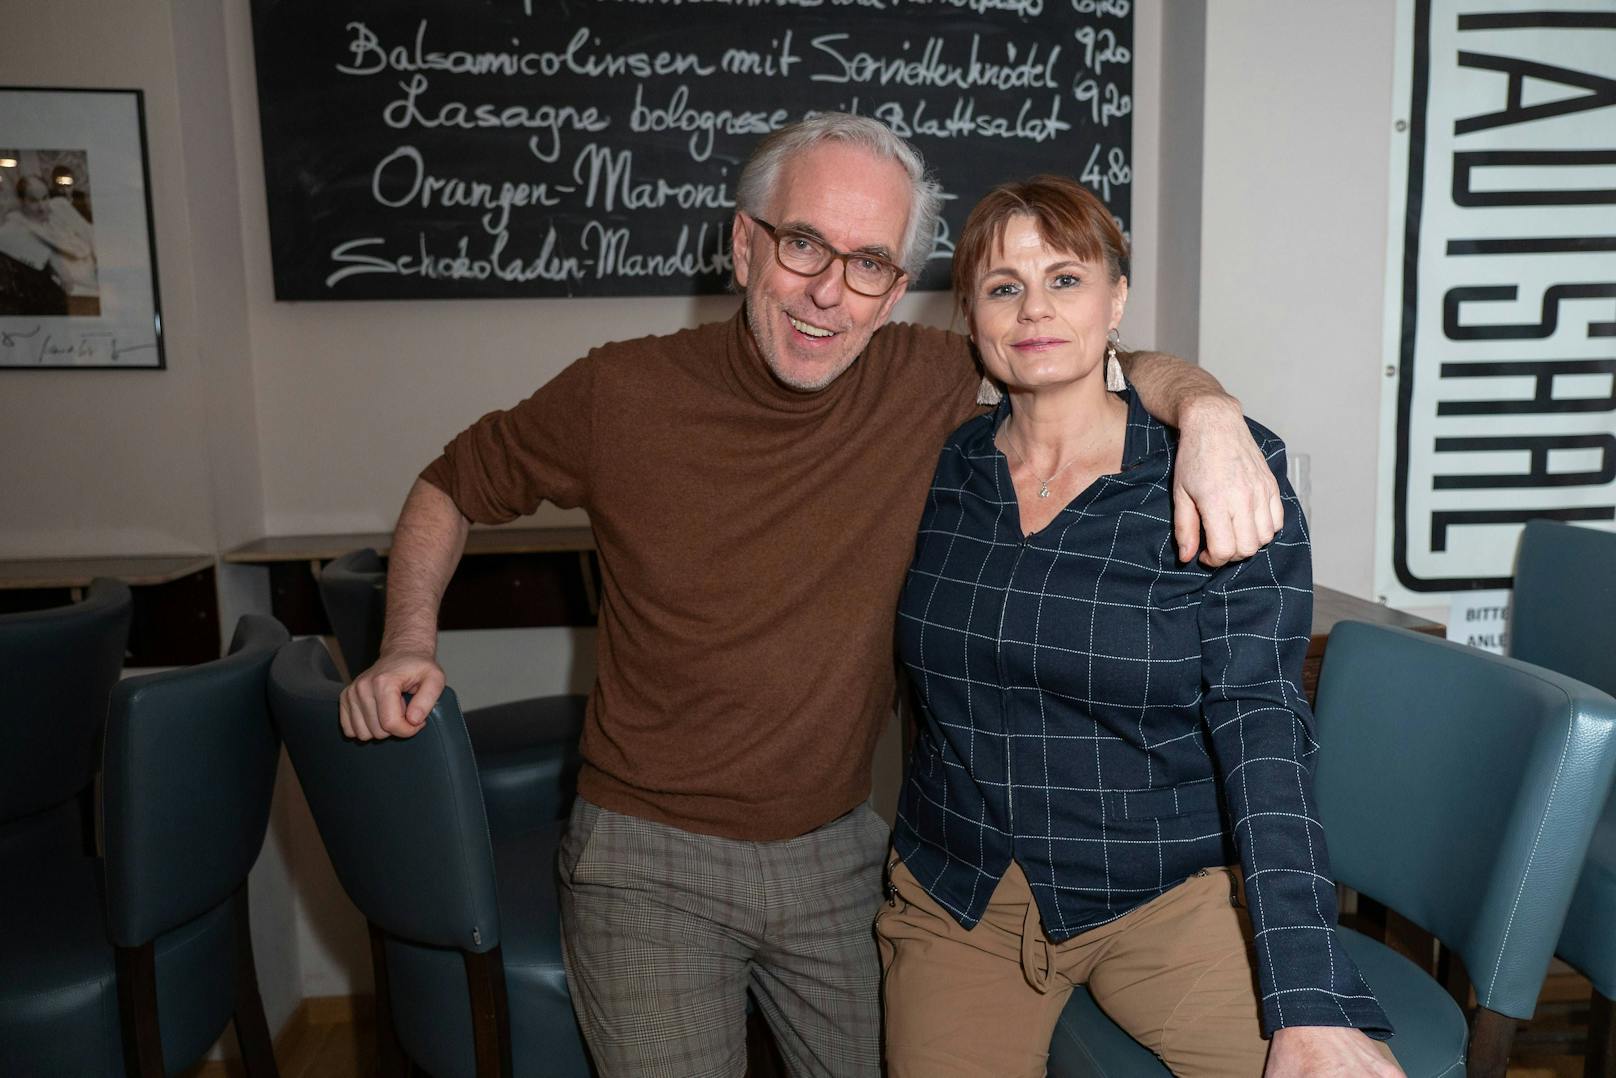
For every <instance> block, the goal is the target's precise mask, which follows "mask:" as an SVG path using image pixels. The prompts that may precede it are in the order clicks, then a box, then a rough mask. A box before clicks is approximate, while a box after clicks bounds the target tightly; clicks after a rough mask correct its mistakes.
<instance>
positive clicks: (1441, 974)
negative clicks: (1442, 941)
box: [1436, 946, 1471, 1012]
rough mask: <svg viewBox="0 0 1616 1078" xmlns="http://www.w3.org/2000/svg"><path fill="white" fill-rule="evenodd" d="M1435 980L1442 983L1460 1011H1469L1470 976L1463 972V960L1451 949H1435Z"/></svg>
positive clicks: (1439, 947)
mask: <svg viewBox="0 0 1616 1078" xmlns="http://www.w3.org/2000/svg"><path fill="white" fill-rule="evenodd" d="M1436 979H1437V980H1439V981H1441V982H1442V986H1443V987H1444V988H1446V989H1447V990H1448V995H1450V996H1452V997H1453V1002H1455V1003H1457V1004H1458V1005H1459V1009H1460V1010H1461V1011H1466V1012H1468V1011H1469V1010H1470V1006H1471V999H1470V975H1469V974H1468V973H1467V972H1466V971H1465V967H1464V959H1462V958H1460V957H1459V954H1458V952H1457V951H1455V950H1453V949H1452V948H1451V947H1442V946H1438V948H1437V961H1436Z"/></svg>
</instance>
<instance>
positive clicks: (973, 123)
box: [252, 0, 1133, 300]
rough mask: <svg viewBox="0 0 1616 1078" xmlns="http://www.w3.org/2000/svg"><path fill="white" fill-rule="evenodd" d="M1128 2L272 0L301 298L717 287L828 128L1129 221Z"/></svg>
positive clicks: (292, 285)
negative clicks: (740, 213) (763, 141)
mask: <svg viewBox="0 0 1616 1078" xmlns="http://www.w3.org/2000/svg"><path fill="white" fill-rule="evenodd" d="M1131 8H1132V4H1131V2H1130V0H413V2H405V0H387V2H381V0H369V2H367V0H349V2H347V3H343V2H342V0H337V2H332V0H253V4H252V11H253V40H254V48H255V52H256V55H257V67H258V96H259V109H260V113H261V117H262V123H263V144H264V171H265V180H266V187H267V189H268V197H269V219H270V240H271V246H272V249H273V255H274V262H275V295H276V297H277V298H278V299H287V300H310V299H421V298H469V297H488V296H624V295H682V294H692V293H709V292H719V291H722V290H723V289H724V288H725V287H726V286H727V283H728V279H729V271H730V257H729V227H730V219H731V217H732V215H733V213H734V194H735V184H736V180H737V177H738V175H739V172H740V167H741V165H742V164H743V163H744V161H745V159H746V155H747V154H748V153H749V152H750V150H751V149H752V147H753V145H754V144H755V143H756V142H757V140H758V138H759V137H760V136H762V135H764V134H766V133H767V132H769V131H772V130H774V129H776V128H778V127H781V126H783V125H785V124H787V123H790V122H791V121H793V120H796V119H798V118H800V117H802V116H803V115H805V114H807V113H809V112H813V111H824V110H833V109H835V110H843V111H849V112H856V113H859V114H860V115H868V116H874V117H876V118H878V119H880V120H883V121H885V122H886V123H887V124H888V125H889V126H890V127H892V128H893V129H894V130H896V131H897V132H898V133H899V134H901V135H903V136H905V137H907V138H909V139H911V140H912V141H913V142H914V144H915V145H916V146H917V147H918V148H919V149H920V151H921V152H922V153H923V154H924V155H925V157H926V160H927V163H928V164H929V165H930V167H931V168H932V169H933V170H934V171H935V172H936V173H937V175H938V178H939V179H940V180H941V181H942V184H943V187H944V189H945V191H946V192H947V194H948V196H949V200H948V202H947V204H946V208H945V211H944V219H943V221H942V223H941V225H940V226H939V229H938V234H937V237H936V244H935V248H934V251H933V254H932V258H931V260H930V262H929V263H928V266H927V269H926V272H925V274H924V275H923V276H922V278H921V280H920V281H919V282H917V287H920V288H944V287H946V286H947V274H948V259H949V257H950V253H951V252H952V250H953V243H952V239H951V237H953V236H955V235H957V234H958V232H959V229H960V228H961V226H962V225H963V224H964V221H965V215H966V214H967V213H968V212H969V210H970V207H971V206H972V205H973V204H974V203H975V202H976V200H977V198H978V197H980V196H981V194H982V193H983V192H984V191H986V190H987V189H988V188H989V187H991V186H993V185H994V184H996V183H999V182H1001V181H1003V180H1006V179H1011V178H1016V177H1022V176H1027V175H1031V174H1033V173H1036V172H1043V171H1058V172H1064V173H1067V174H1070V175H1074V176H1077V177H1079V178H1080V179H1082V180H1083V181H1084V182H1085V183H1087V184H1088V185H1089V186H1090V187H1091V188H1093V189H1094V190H1095V191H1096V192H1097V193H1098V194H1099V195H1100V196H1101V197H1102V198H1104V199H1105V201H1106V203H1107V205H1109V206H1110V207H1111V210H1112V212H1113V213H1115V214H1116V216H1117V217H1118V219H1119V220H1121V222H1122V224H1123V228H1124V230H1126V229H1127V228H1128V226H1129V211H1130V205H1129V192H1130V188H1131V180H1132V166H1131V160H1130V159H1131V154H1132V116H1131V113H1132V109H1133V64H1132V55H1133V16H1132V10H1131Z"/></svg>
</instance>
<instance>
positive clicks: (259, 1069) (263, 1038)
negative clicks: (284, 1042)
mask: <svg viewBox="0 0 1616 1078" xmlns="http://www.w3.org/2000/svg"><path fill="white" fill-rule="evenodd" d="M235 905H236V1011H235V1015H234V1016H233V1017H234V1020H235V1023H236V1042H237V1043H238V1044H239V1045H240V1047H241V1065H242V1068H243V1069H244V1070H246V1072H247V1078H280V1070H279V1068H278V1067H276V1065H275V1044H274V1042H273V1041H272V1040H271V1039H270V1036H269V1021H268V1019H266V1018H265V1017H264V997H263V996H262V995H261V994H260V993H259V991H258V963H257V962H256V961H255V960H254V959H253V945H252V915H251V914H250V913H249V912H248V908H247V884H246V881H242V884H241V889H240V890H238V891H237V892H236V898H235Z"/></svg>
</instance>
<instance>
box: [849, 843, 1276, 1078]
mask: <svg viewBox="0 0 1616 1078" xmlns="http://www.w3.org/2000/svg"><path fill="white" fill-rule="evenodd" d="M892 887H893V890H892V892H891V895H892V897H889V899H888V901H887V902H886V904H885V905H884V906H883V907H882V909H881V912H880V914H879V915H878V916H877V917H876V922H875V932H876V937H877V939H878V941H879V944H880V948H881V967H882V971H883V982H882V994H883V998H884V1000H885V1003H886V1023H887V1024H886V1055H887V1064H888V1073H889V1075H890V1076H891V1078H906V1076H910V1075H917V1076H918V1075H924V1076H926V1078H936V1076H942V1075H984V1076H988V1075H991V1076H993V1078H1008V1076H1011V1075H1027V1076H1030V1078H1036V1076H1041V1075H1043V1073H1044V1066H1045V1063H1046V1061H1047V1059H1048V1057H1049V1042H1050V1038H1051V1036H1052V1035H1053V1034H1054V1031H1055V1021H1056V1019H1058V1018H1059V1017H1060V1013H1061V1009H1062V1008H1063V1007H1065V1005H1066V1000H1067V997H1068V996H1070V995H1071V991H1072V987H1073V986H1074V985H1079V984H1086V985H1087V986H1088V988H1089V991H1090V992H1091V993H1092V994H1093V996H1094V999H1095V1002H1097V1003H1098V1004H1099V1005H1100V1008H1101V1009H1102V1010H1104V1011H1105V1013H1106V1014H1108V1015H1110V1016H1111V1019H1112V1020H1113V1021H1115V1022H1116V1023H1117V1024H1118V1025H1120V1026H1121V1027H1122V1028H1123V1029H1125V1030H1127V1031H1128V1032H1129V1033H1130V1034H1132V1035H1133V1037H1134V1039H1135V1040H1137V1041H1139V1042H1140V1043H1141V1044H1143V1045H1144V1046H1145V1047H1146V1048H1149V1049H1150V1050H1151V1051H1153V1052H1155V1053H1156V1054H1157V1055H1158V1056H1159V1057H1161V1059H1162V1061H1163V1062H1164V1063H1166V1064H1167V1066H1168V1067H1169V1068H1170V1069H1171V1070H1172V1071H1173V1073H1174V1074H1177V1075H1197V1076H1199V1075H1208V1076H1210V1075H1218V1076H1240V1078H1255V1076H1257V1075H1260V1074H1261V1073H1262V1069H1263V1063H1264V1060H1265V1059H1266V1057H1267V1055H1268V1042H1267V1041H1266V1040H1264V1039H1263V1037H1262V1032H1261V1029H1260V1026H1259V1023H1258V1006H1257V985H1256V974H1255V972H1254V970H1255V963H1254V956H1253V954H1252V942H1251V920H1250V918H1249V916H1248V915H1247V913H1246V910H1245V908H1244V895H1243V888H1242V887H1241V884H1240V873H1239V870H1238V869H1234V868H1214V869H1206V870H1203V871H1202V872H1201V873H1199V874H1197V875H1195V876H1192V877H1190V878H1189V879H1188V880H1186V881H1184V882H1183V883H1181V884H1179V885H1178V886H1177V887H1174V888H1173V889H1172V890H1170V891H1168V892H1167V893H1165V894H1163V895H1160V896H1158V897H1157V898H1155V899H1154V900H1152V901H1150V902H1148V903H1146V904H1145V905H1143V906H1140V907H1139V908H1138V909H1135V910H1131V911H1129V912H1128V913H1126V914H1124V915H1123V916H1122V917H1119V918H1117V919H1116V920H1115V921H1112V922H1110V923H1109V924H1104V925H1101V926H1099V927H1098V928H1094V929H1091V930H1089V931H1087V932H1084V933H1082V934H1080V935H1078V936H1075V937H1073V938H1072V939H1069V940H1067V941H1066V942H1064V943H1052V942H1050V940H1049V938H1048V936H1046V935H1045V934H1044V930H1043V924H1042V922H1041V920H1040V919H1039V916H1038V907H1037V906H1036V905H1035V904H1034V903H1033V900H1032V893H1031V891H1030V890H1029V889H1028V886H1027V879H1026V877H1025V876H1024V875H1022V872H1021V868H1020V866H1018V865H1016V864H1014V863H1012V864H1011V865H1010V869H1009V871H1008V872H1007V873H1006V874H1005V876H1004V878H1003V879H1002V880H1000V881H999V885H998V888H997V889H996V890H995V891H994V892H993V898H992V900H991V901H990V902H989V903H988V908H987V912H986V913H985V914H984V915H983V918H982V921H981V922H980V923H979V924H978V925H977V926H976V927H975V928H973V929H971V930H970V931H966V930H965V929H963V928H961V927H960V925H959V922H957V921H955V920H954V918H953V917H952V916H950V915H949V913H948V912H947V911H946V910H944V909H943V908H942V907H941V906H939V905H938V904H937V903H936V902H934V901H933V900H932V898H931V896H929V895H928V894H926V892H925V890H924V889H923V888H922V887H921V886H920V884H919V883H918V882H916V880H915V878H914V876H913V875H912V874H911V873H910V872H909V870H908V869H907V868H906V867H905V866H904V865H903V863H902V862H901V861H898V862H896V863H894V864H893V866H892Z"/></svg>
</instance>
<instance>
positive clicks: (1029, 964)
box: [1021, 887, 1055, 996]
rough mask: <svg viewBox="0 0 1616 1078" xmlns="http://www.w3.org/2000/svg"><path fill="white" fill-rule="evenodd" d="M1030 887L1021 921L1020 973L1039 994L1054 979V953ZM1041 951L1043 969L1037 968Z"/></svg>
mask: <svg viewBox="0 0 1616 1078" xmlns="http://www.w3.org/2000/svg"><path fill="white" fill-rule="evenodd" d="M1031 890H1032V889H1031V888H1030V887H1029V888H1028V892H1029V893H1028V895H1027V916H1026V917H1025V918H1023V919H1022V922H1021V975H1022V976H1023V977H1025V978H1027V983H1028V984H1030V985H1032V987H1033V990H1034V991H1036V992H1038V993H1039V994H1040V995H1045V996H1047V995H1048V994H1049V989H1050V982H1051V981H1053V980H1054V973H1055V955H1054V952H1053V951H1051V949H1050V946H1049V937H1048V936H1046V935H1044V926H1043V923H1042V922H1041V921H1040V920H1039V919H1038V903H1037V902H1036V901H1035V900H1034V899H1033V897H1032V894H1031ZM1039 951H1042V952H1043V960H1044V961H1043V969H1042V970H1040V969H1039V968H1038V963H1037V959H1038V957H1039V955H1038V952H1039Z"/></svg>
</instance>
